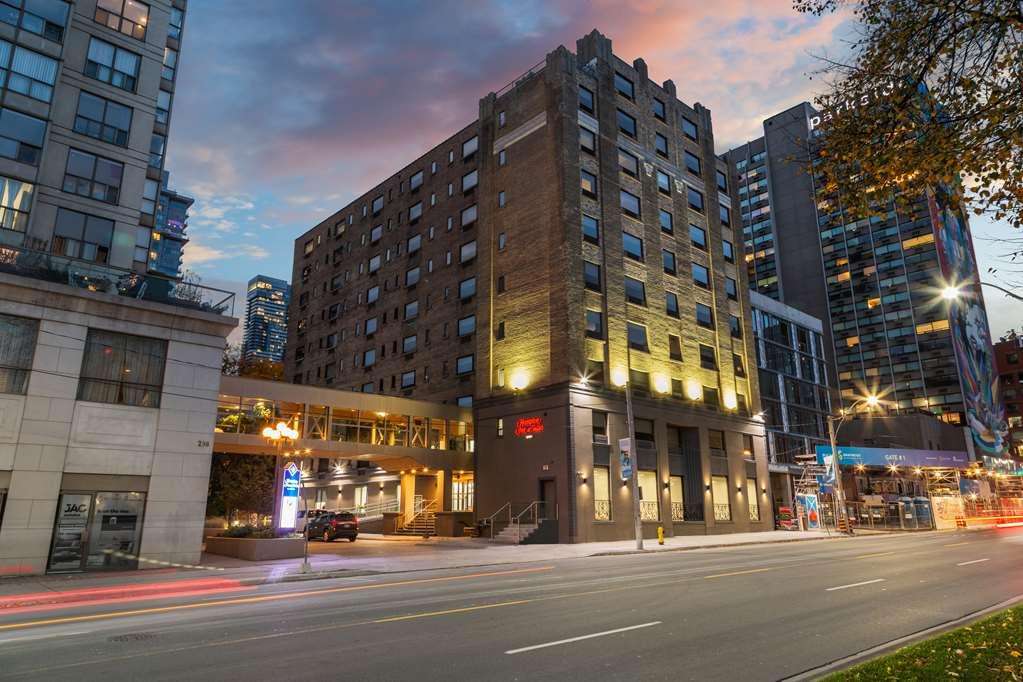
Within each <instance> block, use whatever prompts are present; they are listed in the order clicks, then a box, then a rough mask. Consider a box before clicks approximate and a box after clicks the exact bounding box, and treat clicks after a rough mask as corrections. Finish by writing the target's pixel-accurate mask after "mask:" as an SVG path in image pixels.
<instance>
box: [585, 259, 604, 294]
mask: <svg viewBox="0 0 1023 682" xmlns="http://www.w3.org/2000/svg"><path fill="white" fill-rule="evenodd" d="M583 285H584V286H585V287H586V288H587V289H590V290H591V291H603V286H601V278H600V266H599V265H597V264H596V263H591V262H590V261H588V260H584V261H583Z"/></svg>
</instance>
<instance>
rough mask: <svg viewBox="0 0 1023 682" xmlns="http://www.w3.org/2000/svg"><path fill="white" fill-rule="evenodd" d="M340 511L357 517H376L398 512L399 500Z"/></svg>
mask: <svg viewBox="0 0 1023 682" xmlns="http://www.w3.org/2000/svg"><path fill="white" fill-rule="evenodd" d="M338 511H343V512H350V513H352V514H355V515H356V516H375V515H377V514H383V513H384V512H388V511H398V500H391V501H390V502H375V503H373V504H364V505H362V506H360V507H346V508H344V509H338Z"/></svg>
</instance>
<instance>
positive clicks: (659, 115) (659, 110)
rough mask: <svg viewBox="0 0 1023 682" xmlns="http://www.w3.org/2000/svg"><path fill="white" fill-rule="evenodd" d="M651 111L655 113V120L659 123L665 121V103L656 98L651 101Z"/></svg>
mask: <svg viewBox="0 0 1023 682" xmlns="http://www.w3.org/2000/svg"><path fill="white" fill-rule="evenodd" d="M650 110H651V111H653V112H654V118H656V119H657V120H658V121H663V120H665V114H664V102H662V101H661V100H659V99H657V98H656V97H654V98H652V99H651V100H650Z"/></svg>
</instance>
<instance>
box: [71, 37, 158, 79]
mask: <svg viewBox="0 0 1023 682" xmlns="http://www.w3.org/2000/svg"><path fill="white" fill-rule="evenodd" d="M141 61H142V57H140V56H139V55H137V54H135V53H134V52H128V51H127V50H122V49H121V48H119V47H114V46H113V45H111V44H110V43H108V42H105V41H102V40H100V39H98V38H91V39H90V41H89V56H88V58H87V59H86V62H85V75H86V76H88V77H89V78H95V79H96V80H98V81H102V82H104V83H109V84H110V85H113V86H114V87H115V88H120V89H121V90H127V91H128V92H135V85H136V83H137V82H138V76H139V64H140V63H141ZM55 71H56V69H55Z"/></svg>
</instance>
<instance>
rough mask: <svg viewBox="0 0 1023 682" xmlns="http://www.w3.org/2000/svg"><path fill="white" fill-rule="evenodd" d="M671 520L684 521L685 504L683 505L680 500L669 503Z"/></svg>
mask: <svg viewBox="0 0 1023 682" xmlns="http://www.w3.org/2000/svg"><path fill="white" fill-rule="evenodd" d="M671 520H672V521H685V505H683V504H682V503H681V502H672V503H671Z"/></svg>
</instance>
